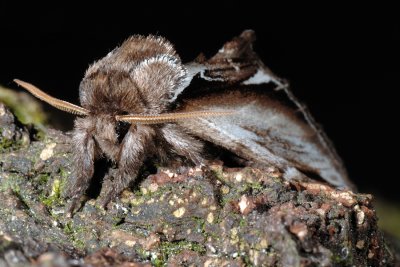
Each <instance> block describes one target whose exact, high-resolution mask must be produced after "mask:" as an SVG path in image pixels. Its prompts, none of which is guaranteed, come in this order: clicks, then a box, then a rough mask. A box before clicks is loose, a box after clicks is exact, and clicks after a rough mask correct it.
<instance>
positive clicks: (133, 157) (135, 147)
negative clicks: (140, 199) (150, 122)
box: [99, 125, 155, 207]
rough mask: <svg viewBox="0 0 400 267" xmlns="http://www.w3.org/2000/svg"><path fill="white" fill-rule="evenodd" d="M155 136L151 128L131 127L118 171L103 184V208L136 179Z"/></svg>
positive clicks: (122, 148)
mask: <svg viewBox="0 0 400 267" xmlns="http://www.w3.org/2000/svg"><path fill="white" fill-rule="evenodd" d="M154 136H155V131H154V130H153V129H152V128H151V127H149V126H144V125H140V126H136V125H132V126H131V127H130V129H129V131H128V132H127V134H126V135H125V137H124V139H123V141H122V143H121V147H120V151H119V158H118V162H117V164H118V169H117V170H116V171H115V172H114V175H112V176H113V177H110V179H109V180H107V183H104V184H103V189H102V192H101V194H100V198H99V203H100V206H101V207H105V206H106V205H107V204H108V203H109V202H110V201H111V200H113V199H114V198H116V197H117V196H118V195H119V194H120V193H121V192H122V190H124V189H125V188H127V187H129V186H130V185H131V183H132V182H133V181H134V180H135V179H136V176H137V174H138V171H139V169H140V167H141V166H142V164H143V161H144V159H145V157H146V153H147V152H148V151H150V150H151V147H152V141H153V139H154Z"/></svg>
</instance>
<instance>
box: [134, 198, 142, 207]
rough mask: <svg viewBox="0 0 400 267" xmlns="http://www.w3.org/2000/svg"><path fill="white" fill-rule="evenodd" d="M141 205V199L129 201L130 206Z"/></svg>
mask: <svg viewBox="0 0 400 267" xmlns="http://www.w3.org/2000/svg"><path fill="white" fill-rule="evenodd" d="M142 203H143V199H142V198H132V200H131V204H132V205H133V206H139V205H140V204H142Z"/></svg>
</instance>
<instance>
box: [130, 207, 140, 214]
mask: <svg viewBox="0 0 400 267" xmlns="http://www.w3.org/2000/svg"><path fill="white" fill-rule="evenodd" d="M141 210H142V209H140V208H133V209H132V213H133V214H135V215H138V214H139V213H140V211H141Z"/></svg>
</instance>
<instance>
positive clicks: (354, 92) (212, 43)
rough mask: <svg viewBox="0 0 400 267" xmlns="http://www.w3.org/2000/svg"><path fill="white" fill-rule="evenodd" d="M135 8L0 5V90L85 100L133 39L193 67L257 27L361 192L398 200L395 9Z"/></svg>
mask: <svg viewBox="0 0 400 267" xmlns="http://www.w3.org/2000/svg"><path fill="white" fill-rule="evenodd" d="M82 2H83V1H82ZM132 3H133V4H130V5H126V4H122V3H119V2H117V1H113V2H108V3H107V4H101V3H99V2H96V3H93V4H92V5H89V4H87V6H85V7H83V6H81V5H80V4H75V5H72V4H61V3H58V2H57V3H51V4H48V3H46V4H44V3H43V4H38V3H30V4H27V3H24V4H22V3H18V2H14V1H13V2H11V1H2V2H0V36H1V37H0V38H1V39H0V84H2V85H4V86H8V87H12V88H16V90H20V89H17V86H15V84H13V83H12V79H13V78H19V79H22V80H25V81H29V82H31V83H33V84H35V85H37V86H38V87H40V88H42V89H43V90H45V91H46V92H49V93H51V94H52V95H54V96H56V97H58V98H62V99H65V100H67V101H71V102H73V103H78V85H79V82H80V79H81V78H82V77H83V74H84V71H85V69H86V68H87V67H88V65H89V64H90V63H92V62H93V61H94V60H96V59H99V58H101V57H103V56H105V55H106V54H107V53H108V52H109V51H111V50H112V49H113V48H115V47H116V46H117V45H118V44H121V42H122V41H123V40H124V39H126V38H127V37H128V36H130V35H132V34H149V33H152V34H159V35H162V36H164V37H166V38H167V39H169V40H170V41H171V42H173V43H174V44H175V47H176V49H177V51H178V53H179V54H180V56H181V58H182V59H183V60H184V61H189V60H192V59H193V58H195V57H196V56H197V55H198V54H199V53H200V52H205V54H206V55H208V56H210V55H212V54H213V53H215V52H216V51H217V50H218V49H219V47H220V46H221V45H222V44H223V43H224V42H225V41H227V40H229V39H230V38H232V37H233V36H235V35H237V34H239V33H240V32H241V31H242V30H244V29H248V28H251V29H254V30H255V31H256V34H257V42H256V45H255V50H256V51H257V52H258V54H259V55H260V56H261V58H262V59H263V61H264V62H265V63H266V64H267V65H268V66H269V67H270V68H271V69H272V70H273V71H274V72H275V73H276V74H278V75H279V76H281V77H284V78H287V79H288V80H289V81H290V83H291V85H292V89H293V91H294V93H295V94H296V95H297V96H298V97H299V98H300V99H301V100H302V101H303V102H305V103H306V104H308V106H309V107H310V109H311V112H312V114H313V115H314V116H315V117H316V119H317V121H318V122H320V123H321V124H322V125H323V126H324V129H325V130H326V132H327V133H328V135H329V136H330V137H331V139H332V140H333V142H334V143H335V145H336V147H337V150H338V152H339V154H340V155H341V156H342V157H343V159H344V161H345V163H346V166H347V167H348V170H349V173H350V176H351V178H352V180H353V181H354V182H355V183H356V184H357V186H358V187H359V188H360V190H361V191H362V192H372V193H375V194H377V195H378V196H383V197H385V198H386V199H389V200H396V201H400V194H399V193H398V190H399V187H398V186H397V184H398V181H399V179H400V177H399V176H400V175H399V171H398V169H397V168H398V167H400V163H399V162H398V159H399V155H398V153H399V141H398V140H399V134H398V131H397V130H396V129H395V128H396V126H397V124H398V122H399V119H398V115H397V112H396V111H395V110H397V107H398V106H399V103H398V100H397V99H398V98H397V96H396V91H398V89H399V85H398V79H399V78H400V75H399V74H400V68H399V60H400V57H399V49H400V30H399V21H398V17H399V16H398V14H396V13H397V12H396V10H397V9H396V8H394V7H391V6H383V5H381V6H376V5H371V6H365V4H364V5H360V6H356V7H349V6H346V5H344V6H334V5H331V6H325V7H322V6H317V5H311V4H309V6H304V5H301V6H300V5H299V6H284V5H282V6H273V5H272V4H270V3H268V2H265V3H264V2H262V1H259V2H251V1H241V4H240V5H239V4H235V3H234V2H232V1H221V2H218V4H215V3H207V2H203V1H181V2H178V3H176V4H171V3H165V2H164V4H162V5H160V4H157V3H155V2H153V1H148V2H147V3H145V2H143V1H141V2H132ZM135 3H136V5H135ZM139 3H140V4H141V5H143V4H146V6H139ZM262 4H264V5H265V6H263V5H262ZM46 109H47V110H49V111H51V112H52V113H53V114H54V116H56V118H58V120H59V122H61V126H62V127H64V129H70V128H71V127H72V121H73V117H72V116H70V115H65V114H63V113H61V112H58V111H57V110H55V109H53V108H51V107H48V106H46Z"/></svg>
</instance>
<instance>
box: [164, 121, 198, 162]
mask: <svg viewBox="0 0 400 267" xmlns="http://www.w3.org/2000/svg"><path fill="white" fill-rule="evenodd" d="M161 132H162V134H163V137H164V139H165V141H166V142H167V143H168V144H169V145H171V146H172V150H173V152H175V153H176V154H178V155H179V156H183V157H185V158H187V159H189V160H191V161H192V162H193V163H194V164H197V165H199V164H201V163H203V162H204V159H203V157H202V156H201V151H202V150H203V143H202V142H201V141H199V140H197V139H196V138H194V137H192V136H190V135H189V134H187V133H185V132H184V129H183V128H181V127H179V126H178V125H175V124H167V125H165V127H163V128H162V129H161Z"/></svg>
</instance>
